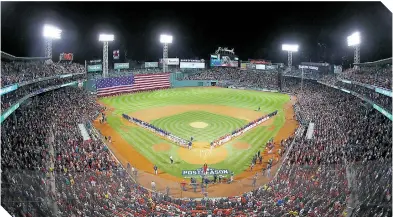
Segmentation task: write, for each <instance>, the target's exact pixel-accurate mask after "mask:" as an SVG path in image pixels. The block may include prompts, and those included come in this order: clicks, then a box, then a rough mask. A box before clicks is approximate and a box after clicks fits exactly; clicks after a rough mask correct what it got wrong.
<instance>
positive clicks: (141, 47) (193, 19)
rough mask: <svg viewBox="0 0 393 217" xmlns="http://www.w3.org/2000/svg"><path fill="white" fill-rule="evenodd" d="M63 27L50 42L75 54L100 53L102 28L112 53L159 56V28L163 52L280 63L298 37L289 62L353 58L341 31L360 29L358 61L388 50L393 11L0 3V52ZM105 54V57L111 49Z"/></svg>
mask: <svg viewBox="0 0 393 217" xmlns="http://www.w3.org/2000/svg"><path fill="white" fill-rule="evenodd" d="M44 23H50V24H54V25H56V26H58V27H59V28H61V29H62V30H63V35H62V39H61V40H58V41H55V42H54V44H53V46H54V48H53V55H54V57H55V58H54V59H55V60H57V58H58V55H59V53H61V52H72V53H74V58H75V60H77V61H79V62H84V60H85V59H87V60H89V59H95V58H102V43H100V42H98V34H99V33H101V32H107V33H113V34H115V41H114V42H111V43H110V45H109V50H110V52H111V51H112V50H114V49H120V54H121V56H122V57H124V51H125V50H127V51H128V58H129V59H133V60H146V61H157V59H158V58H160V57H161V56H162V45H161V44H160V43H159V35H160V34H161V33H169V34H172V35H173V37H174V41H173V44H172V45H170V47H169V57H179V58H203V59H208V58H209V54H210V53H212V52H214V51H215V50H216V49H217V47H219V46H221V47H228V48H234V49H235V54H237V55H238V56H239V58H240V59H241V60H247V59H248V58H261V59H268V60H272V61H273V62H286V58H287V56H286V53H285V52H283V51H281V44H282V43H298V44H299V46H300V48H299V49H300V52H299V53H297V54H295V55H294V62H295V63H296V62H300V61H310V60H311V61H313V62H319V61H327V62H330V63H335V64H341V63H342V60H343V59H345V58H346V59H348V60H349V62H352V60H353V49H351V48H348V47H347V45H346V43H347V42H346V37H347V36H348V35H349V34H351V33H352V32H354V31H360V32H361V35H362V41H363V43H362V45H361V62H364V61H373V60H377V59H382V58H388V57H391V56H392V14H391V13H390V11H389V10H388V9H387V8H386V7H385V6H384V5H383V4H382V3H379V2H165V3H164V2H53V3H52V2H1V46H2V47H1V50H3V51H5V52H8V53H11V54H13V55H16V56H43V55H44V40H43V38H42V26H43V24H44ZM110 59H111V55H110Z"/></svg>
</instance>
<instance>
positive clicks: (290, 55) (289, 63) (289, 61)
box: [288, 51, 292, 68]
mask: <svg viewBox="0 0 393 217" xmlns="http://www.w3.org/2000/svg"><path fill="white" fill-rule="evenodd" d="M288 67H289V68H292V51H288Z"/></svg>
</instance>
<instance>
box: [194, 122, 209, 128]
mask: <svg viewBox="0 0 393 217" xmlns="http://www.w3.org/2000/svg"><path fill="white" fill-rule="evenodd" d="M190 126H191V127H193V128H198V129H202V128H205V127H207V126H209V124H207V123H205V122H192V123H190Z"/></svg>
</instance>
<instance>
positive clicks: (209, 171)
mask: <svg viewBox="0 0 393 217" xmlns="http://www.w3.org/2000/svg"><path fill="white" fill-rule="evenodd" d="M181 174H182V176H184V177H190V176H201V175H202V174H203V168H199V169H195V170H182V172H181ZM230 174H231V172H230V171H229V170H227V169H214V168H207V175H208V176H213V175H230Z"/></svg>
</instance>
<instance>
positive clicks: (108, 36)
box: [98, 34, 115, 78]
mask: <svg viewBox="0 0 393 217" xmlns="http://www.w3.org/2000/svg"><path fill="white" fill-rule="evenodd" d="M98 40H99V41H102V42H103V43H104V47H103V49H102V76H103V77H104V78H106V77H108V52H109V50H108V47H109V45H108V44H109V42H110V41H114V40H115V36H114V35H111V34H100V36H99V38H98Z"/></svg>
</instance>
